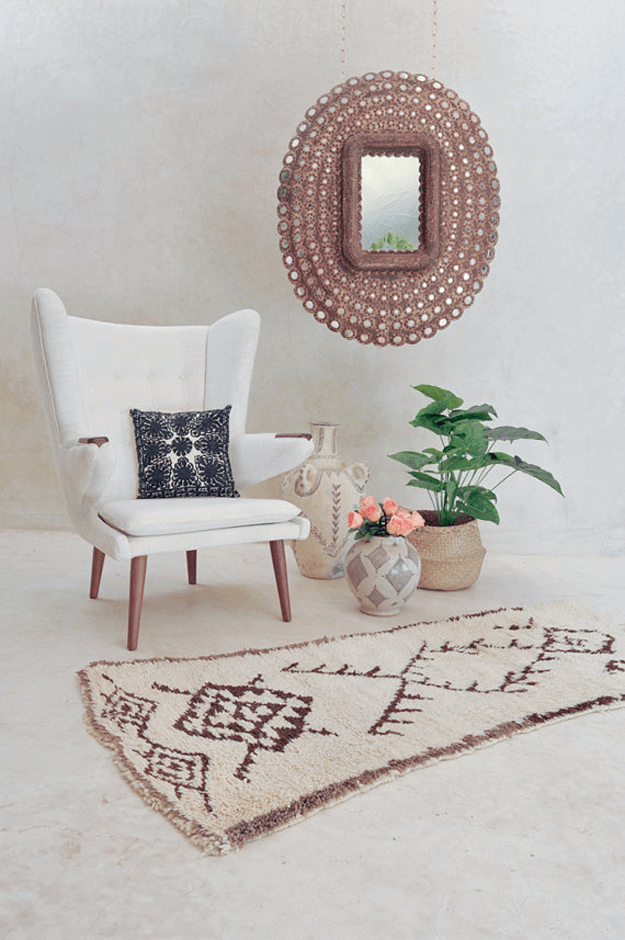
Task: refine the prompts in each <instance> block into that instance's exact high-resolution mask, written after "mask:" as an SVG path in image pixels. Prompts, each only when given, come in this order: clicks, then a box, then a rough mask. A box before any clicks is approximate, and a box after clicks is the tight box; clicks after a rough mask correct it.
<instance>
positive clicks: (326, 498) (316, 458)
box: [282, 422, 369, 580]
mask: <svg viewBox="0 0 625 940" xmlns="http://www.w3.org/2000/svg"><path fill="white" fill-rule="evenodd" d="M338 428H339V425H338V424H329V423H326V422H316V423H313V424H311V425H310V430H311V432H312V439H313V445H314V448H313V452H312V454H311V455H310V457H309V458H308V460H306V461H305V463H303V464H301V465H300V466H299V467H296V468H295V469H294V470H291V471H290V472H289V473H287V474H286V475H285V477H284V479H283V481H282V495H283V497H284V499H287V500H288V501H289V502H291V503H294V504H295V505H296V506H299V508H300V509H301V511H302V515H303V516H305V517H306V518H307V519H309V520H310V535H309V536H308V538H307V539H304V540H303V541H298V542H293V543H292V547H293V553H294V554H295V560H296V562H297V567H298V568H299V570H300V572H301V574H303V575H304V576H305V577H307V578H325V579H327V580H329V579H331V578H342V577H343V575H344V573H345V571H344V568H345V556H346V554H347V550H348V548H349V546H350V543H351V532H350V530H349V529H348V527H347V514H348V512H351V511H352V510H354V509H357V507H358V503H359V500H360V497H361V496H362V495H363V493H364V488H365V484H366V482H367V480H368V479H369V470H368V469H367V467H365V465H364V464H362V463H352V464H349V465H347V464H346V463H345V461H344V460H343V459H342V458H341V456H340V455H339V453H338V451H337V433H338Z"/></svg>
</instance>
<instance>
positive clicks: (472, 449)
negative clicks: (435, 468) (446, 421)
mask: <svg viewBox="0 0 625 940" xmlns="http://www.w3.org/2000/svg"><path fill="white" fill-rule="evenodd" d="M485 431H486V429H485V427H484V425H483V424H482V423H481V422H479V421H460V422H459V423H458V424H457V425H456V426H455V428H454V430H453V436H452V439H451V443H452V446H455V447H456V448H457V449H458V450H461V449H462V448H464V449H465V450H466V451H468V453H470V454H472V455H473V456H474V457H479V456H481V455H482V454H485V453H486V451H487V450H488V440H487V438H486V434H485Z"/></svg>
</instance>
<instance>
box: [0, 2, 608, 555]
mask: <svg viewBox="0 0 625 940" xmlns="http://www.w3.org/2000/svg"><path fill="white" fill-rule="evenodd" d="M438 10H439V13H438V45H437V67H436V77H437V78H438V79H439V80H440V81H442V82H443V84H445V85H446V86H447V87H449V88H452V89H454V90H455V91H457V92H458V93H459V94H460V95H461V97H463V98H465V99H466V100H467V101H468V102H469V104H470V105H471V107H472V109H473V110H475V111H476V112H477V114H478V115H479V116H480V118H481V119H482V122H483V124H484V126H485V127H486V129H487V131H488V133H489V136H490V139H491V142H492V144H493V147H494V151H495V159H496V161H497V164H498V168H499V176H500V181H501V186H502V222H501V228H500V240H499V245H498V248H497V257H496V259H495V262H494V264H493V266H492V270H491V274H490V277H489V278H488V280H487V281H486V284H485V287H484V290H483V291H482V293H481V294H479V295H478V297H477V299H476V302H475V304H474V306H473V307H472V308H470V310H468V311H467V312H466V313H465V315H464V317H463V319H462V320H460V321H459V322H457V323H453V324H452V325H451V326H450V328H449V329H448V330H446V331H444V332H442V333H440V334H438V335H437V336H435V337H434V338H433V339H431V340H426V341H424V342H422V343H420V344H418V345H417V346H412V347H403V348H400V349H374V348H370V347H362V346H359V345H357V344H355V343H353V342H351V343H350V342H347V341H346V340H343V339H342V338H340V337H338V336H335V335H334V334H332V333H330V332H329V331H328V330H327V329H326V328H325V327H323V326H321V325H320V324H317V323H315V322H314V321H313V319H312V318H311V317H310V315H308V314H306V313H305V312H304V310H303V308H302V307H301V306H300V304H299V302H298V301H297V300H296V299H295V296H294V295H293V293H292V290H291V287H290V285H289V283H288V282H287V279H286V276H285V272H284V269H283V267H282V261H281V257H280V253H279V251H278V248H277V235H276V190H277V184H278V173H279V170H280V167H281V163H282V157H283V155H284V153H285V151H286V149H287V146H288V141H289V139H290V138H291V137H292V136H293V134H294V131H295V127H296V125H297V123H298V122H299V120H300V119H301V118H302V117H303V115H304V112H305V110H306V109H307V108H308V107H309V106H310V105H312V104H313V103H314V102H315V100H316V99H317V98H318V97H319V96H320V95H321V94H323V93H324V92H326V91H328V90H329V89H330V88H332V87H333V86H334V85H336V84H337V83H338V81H339V79H340V27H341V13H340V0H315V3H310V0H90V2H87V0H31V2H29V3H28V4H25V3H23V2H21V0H4V3H3V4H2V11H1V12H0V17H1V19H2V22H1V24H0V26H1V29H0V49H1V55H0V96H1V101H2V105H1V113H2V135H1V143H0V193H1V195H0V244H1V246H2V251H1V252H0V298H1V299H0V317H1V319H0V344H1V345H0V348H1V349H2V371H1V373H0V382H1V383H2V387H1V390H0V394H1V401H2V408H1V409H0V422H1V432H2V456H1V460H2V465H1V472H0V487H1V496H2V504H1V516H0V524H4V525H5V526H17V527H58V526H64V525H66V524H67V520H66V516H65V514H64V510H63V506H62V503H61V499H60V494H59V490H58V487H57V484H56V480H55V478H54V475H53V470H52V464H51V460H50V455H49V451H48V445H47V439H46V437H45V431H44V426H43V422H42V417H41V412H40V408H39V403H38V399H37V394H36V389H35V385H34V377H33V371H32V368H31V364H30V352H29V348H28V339H27V330H26V323H27V313H28V308H29V303H30V297H31V295H32V292H33V290H34V289H35V288H37V287H40V286H47V287H51V288H53V289H54V290H55V291H57V293H59V294H60V296H61V297H62V298H63V299H64V301H65V303H66V305H67V307H68V311H69V312H70V313H71V314H74V315H84V316H88V317H92V318H95V319H111V320H118V321H127V322H136V323H153V324H171V323H181V322H182V323H201V322H212V321H214V320H216V319H218V318H219V317H220V316H221V315H223V314H224V313H226V312H229V311H231V310H235V309H238V308H240V307H245V306H252V307H256V308H257V309H258V310H259V311H260V313H261V315H262V320H263V332H262V338H261V346H260V350H259V355H258V358H257V366H256V373H255V380H254V385H253V401H252V405H251V409H250V418H249V424H248V428H249V430H253V431H255V430H306V429H307V426H308V422H310V421H314V420H332V421H336V422H337V423H339V424H340V425H341V431H340V448H341V452H342V454H343V456H344V457H345V458H347V459H350V460H362V461H364V462H365V463H366V464H367V465H368V466H369V467H370V468H371V473H372V476H371V485H370V491H371V492H372V493H373V494H374V495H376V496H378V497H379V498H380V499H381V498H382V497H384V496H386V495H391V496H393V497H394V498H396V499H399V500H401V501H403V502H405V503H407V504H409V505H411V506H413V507H414V508H420V507H422V506H423V505H424V500H423V497H422V496H420V494H419V493H418V492H417V491H415V490H411V489H408V488H406V487H405V485H404V484H405V480H406V476H405V473H404V471H403V469H402V468H401V467H400V466H399V465H397V464H394V463H393V462H392V461H390V460H388V458H387V456H386V455H387V454H388V453H391V452H393V451H395V450H401V449H409V448H413V447H414V448H418V447H420V446H423V445H425V443H426V441H425V438H420V437H419V436H418V432H416V431H414V430H413V429H411V428H410V427H409V425H408V421H409V420H410V419H411V418H412V417H413V416H414V414H415V413H416V411H417V409H418V408H419V407H420V406H421V400H420V396H419V395H418V394H417V393H416V392H415V391H413V390H412V389H411V386H412V385H414V384H417V383H421V382H429V383H433V384H438V385H442V386H445V387H448V388H451V389H453V390H454V391H456V392H457V393H458V394H460V395H461V396H463V397H464V398H465V399H466V400H467V402H468V403H469V404H473V403H478V402H480V403H481V402H483V401H487V402H491V403H492V404H494V405H495V407H496V408H497V409H498V411H499V417H500V419H501V421H502V423H506V424H508V423H509V424H525V425H526V426H528V427H534V428H536V429H538V430H540V431H542V432H543V433H544V434H545V435H546V437H547V438H548V439H549V441H550V446H549V447H546V446H545V445H542V444H535V443H530V444H529V445H526V446H524V447H522V448H521V447H519V452H520V453H521V455H522V456H525V457H526V458H527V459H530V460H532V461H534V462H537V463H540V464H541V465H543V466H545V467H547V468H548V469H550V470H551V471H552V472H553V473H554V474H555V475H556V477H558V478H559V479H560V481H561V482H562V485H563V487H564V489H565V492H566V499H565V500H563V499H561V498H560V497H559V496H557V495H556V494H555V493H553V492H552V491H551V490H548V489H547V488H546V487H543V486H541V485H540V484H539V483H537V482H535V481H533V480H529V479H523V478H520V477H519V475H517V476H516V477H515V478H514V479H513V480H512V481H510V483H508V484H507V485H506V487H504V488H502V490H500V491H499V492H500V494H501V495H500V498H499V507H500V512H501V515H502V525H501V526H500V527H499V528H496V527H494V526H492V525H488V524H484V526H483V533H484V541H485V542H486V544H487V545H488V546H489V547H490V548H492V549H505V550H510V551H518V552H545V551H546V552H549V551H562V552H578V551H588V552H604V553H609V554H623V553H625V496H624V492H625V487H624V485H623V483H624V482H625V474H624V470H623V467H624V465H625V446H624V443H623V440H624V437H625V435H624V433H623V430H624V421H623V412H624V408H623V405H624V402H623V399H624V392H623V379H622V374H623V365H624V362H625V330H624V327H623V300H624V283H625V275H624V273H623V272H624V265H623V262H622V256H623V249H624V242H625V238H624V235H625V232H624V228H625V221H624V220H625V211H624V206H623V190H624V188H623V170H622V162H623V152H624V150H625V128H624V121H623V117H622V105H621V99H622V89H623V87H624V85H625V58H624V57H623V54H622V43H623V36H624V35H625V4H623V3H622V0H604V3H602V4H597V3H595V2H593V0H548V2H545V0H474V2H471V3H468V2H467V0H438ZM346 26H347V30H346V34H347V46H346V58H347V75H348V76H349V75H361V74H363V73H364V72H366V71H368V70H379V69H386V68H388V69H392V70H402V69H403V70H408V71H413V72H425V73H426V74H430V73H431V63H432V34H431V31H432V4H431V0H386V2H385V3H383V4H381V3H380V2H379V0H347V23H346ZM275 488H276V483H275V481H274V482H273V483H272V484H270V485H269V486H268V487H266V488H265V490H264V491H265V492H273V491H275ZM426 505H427V504H426Z"/></svg>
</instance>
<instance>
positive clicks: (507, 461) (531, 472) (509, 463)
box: [487, 451, 564, 496]
mask: <svg viewBox="0 0 625 940" xmlns="http://www.w3.org/2000/svg"><path fill="white" fill-rule="evenodd" d="M487 457H488V458H489V460H490V461H492V462H493V463H499V464H502V466H504V467H510V468H511V469H513V470H518V471H519V472H520V473H526V474H527V475H528V476H530V477H534V479H536V480H540V482H541V483H545V484H546V485H547V486H550V487H551V489H552V490H555V491H556V493H559V494H560V496H564V493H563V492H562V487H561V486H560V484H559V483H558V481H557V480H556V478H555V477H554V476H553V474H551V473H549V471H548V470H543V469H542V467H537V466H536V464H533V463H527V462H526V461H525V460H521V458H520V457H512V456H511V455H510V454H503V453H501V452H500V451H491V453H490V454H487Z"/></svg>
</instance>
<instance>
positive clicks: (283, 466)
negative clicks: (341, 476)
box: [230, 434, 313, 490]
mask: <svg viewBox="0 0 625 940" xmlns="http://www.w3.org/2000/svg"><path fill="white" fill-rule="evenodd" d="M312 450H313V445H312V442H311V440H310V435H309V434H303V435H300V434H297V435H295V434H239V435H238V436H237V437H234V438H233V439H232V440H231V441H230V463H231V464H232V473H233V476H234V479H235V481H236V485H237V489H241V490H244V489H247V488H248V487H250V486H255V485H256V484H257V483H262V482H263V481H264V480H269V479H270V478H271V477H275V476H278V474H280V473H286V471H287V470H292V469H293V467H297V466H298V465H299V464H300V463H302V462H303V461H304V460H306V458H307V457H308V456H310V454H311V453H312Z"/></svg>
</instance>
